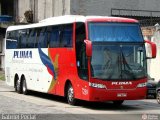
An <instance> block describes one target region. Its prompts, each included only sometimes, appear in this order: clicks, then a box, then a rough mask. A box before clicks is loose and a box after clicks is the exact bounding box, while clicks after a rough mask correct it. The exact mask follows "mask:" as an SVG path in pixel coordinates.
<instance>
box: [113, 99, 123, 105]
mask: <svg viewBox="0 0 160 120" xmlns="http://www.w3.org/2000/svg"><path fill="white" fill-rule="evenodd" d="M123 102H124V100H116V101H113V104H114V105H115V106H120V105H122V103H123Z"/></svg>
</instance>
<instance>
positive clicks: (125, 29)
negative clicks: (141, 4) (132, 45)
mask: <svg viewBox="0 0 160 120" xmlns="http://www.w3.org/2000/svg"><path fill="white" fill-rule="evenodd" d="M89 39H90V40H91V41H107V42H143V36H142V34H141V30H140V27H139V24H137V23H103V22H95V23H94V22H91V23H89Z"/></svg>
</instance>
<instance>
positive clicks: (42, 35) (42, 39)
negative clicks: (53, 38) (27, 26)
mask: <svg viewBox="0 0 160 120" xmlns="http://www.w3.org/2000/svg"><path fill="white" fill-rule="evenodd" d="M39 31H40V32H39V33H38V34H37V39H38V44H39V46H40V47H41V48H47V47H48V46H47V43H48V42H47V37H48V36H47V30H46V28H45V27H43V28H41V30H39Z"/></svg>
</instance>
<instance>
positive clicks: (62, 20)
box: [7, 15, 138, 31]
mask: <svg viewBox="0 0 160 120" xmlns="http://www.w3.org/2000/svg"><path fill="white" fill-rule="evenodd" d="M85 21H106V22H138V21H137V20H135V19H130V18H121V17H108V16H81V15H64V16H58V17H51V18H47V19H44V20H42V21H40V22H39V23H34V24H28V25H16V26H10V27H8V28H7V31H12V30H19V29H27V28H36V27H42V26H49V25H59V24H68V23H74V22H85Z"/></svg>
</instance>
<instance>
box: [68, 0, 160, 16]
mask: <svg viewBox="0 0 160 120" xmlns="http://www.w3.org/2000/svg"><path fill="white" fill-rule="evenodd" d="M111 8H117V9H133V10H150V11H160V1H159V0H71V14H82V15H105V16H110V15H111Z"/></svg>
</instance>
